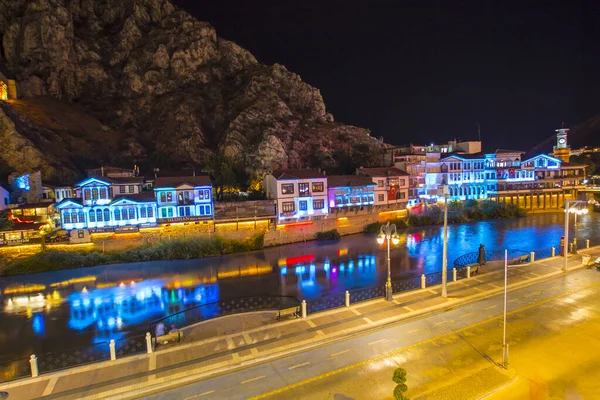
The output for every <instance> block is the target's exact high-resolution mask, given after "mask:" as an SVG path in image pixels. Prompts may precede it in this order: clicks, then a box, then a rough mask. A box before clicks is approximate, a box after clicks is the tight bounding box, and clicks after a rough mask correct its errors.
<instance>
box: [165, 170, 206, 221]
mask: <svg viewBox="0 0 600 400" xmlns="http://www.w3.org/2000/svg"><path fill="white" fill-rule="evenodd" d="M154 194H155V196H156V197H155V201H156V203H157V207H158V222H159V223H163V224H171V223H178V222H190V221H201V220H210V219H213V203H212V182H211V181H210V177H208V176H180V177H160V176H159V177H157V178H156V182H155V183H154Z"/></svg>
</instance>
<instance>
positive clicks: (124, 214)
mask: <svg viewBox="0 0 600 400" xmlns="http://www.w3.org/2000/svg"><path fill="white" fill-rule="evenodd" d="M121 219H123V220H126V219H127V210H126V209H125V208H124V209H122V210H121Z"/></svg>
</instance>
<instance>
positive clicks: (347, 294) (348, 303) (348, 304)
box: [346, 290, 350, 307]
mask: <svg viewBox="0 0 600 400" xmlns="http://www.w3.org/2000/svg"><path fill="white" fill-rule="evenodd" d="M346 307H350V292H349V291H347V290H346Z"/></svg>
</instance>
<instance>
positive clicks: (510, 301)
mask: <svg viewBox="0 0 600 400" xmlns="http://www.w3.org/2000/svg"><path fill="white" fill-rule="evenodd" d="M514 301H519V299H512V300H509V301H508V302H509V303H512V302H514Z"/></svg>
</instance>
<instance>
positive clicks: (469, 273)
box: [467, 265, 471, 278]
mask: <svg viewBox="0 0 600 400" xmlns="http://www.w3.org/2000/svg"><path fill="white" fill-rule="evenodd" d="M470 277H471V266H470V265H469V266H467V278H470Z"/></svg>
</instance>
